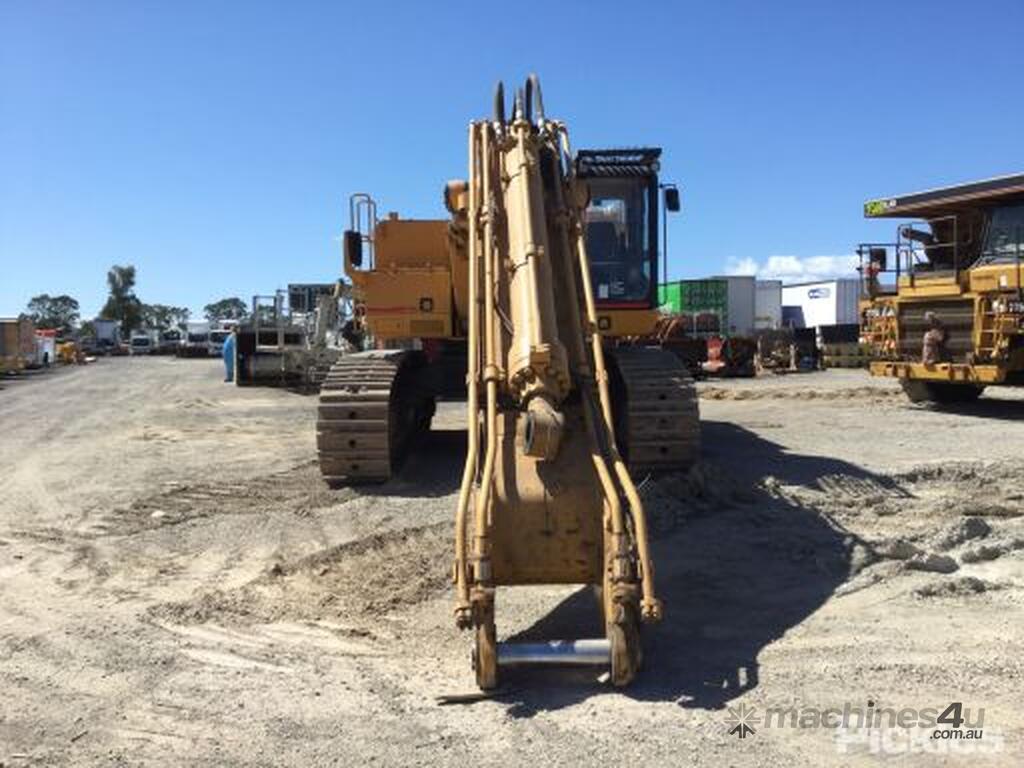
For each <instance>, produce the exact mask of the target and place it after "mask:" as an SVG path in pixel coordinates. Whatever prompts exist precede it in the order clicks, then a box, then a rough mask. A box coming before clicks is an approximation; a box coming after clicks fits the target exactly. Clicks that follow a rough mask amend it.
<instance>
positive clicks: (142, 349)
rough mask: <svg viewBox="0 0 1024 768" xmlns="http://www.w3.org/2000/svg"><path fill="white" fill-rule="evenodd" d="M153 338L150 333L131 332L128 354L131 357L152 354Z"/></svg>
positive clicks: (154, 344)
mask: <svg viewBox="0 0 1024 768" xmlns="http://www.w3.org/2000/svg"><path fill="white" fill-rule="evenodd" d="M153 337H154V334H153V332H152V331H132V335H131V336H130V337H129V339H128V354H129V355H132V356H133V357H134V356H135V355H150V354H152V353H153V350H154V349H156V343H155V341H154V338H153Z"/></svg>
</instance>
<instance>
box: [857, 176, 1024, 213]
mask: <svg viewBox="0 0 1024 768" xmlns="http://www.w3.org/2000/svg"><path fill="white" fill-rule="evenodd" d="M1011 200H1024V173H1015V174H1011V175H1009V176H996V177H995V178H992V179H984V180H982V181H971V182H968V183H966V184H957V185H955V186H952V187H939V188H937V189H929V190H925V191H924V192H910V193H908V194H903V195H895V196H893V197H883V198H879V199H876V200H868V201H867V202H866V203H864V216H865V217H866V218H869V219H882V218H890V219H896V218H907V217H909V216H919V217H921V218H926V219H927V218H938V217H940V216H949V215H951V214H954V213H957V212H959V211H964V210H968V209H972V208H975V209H976V208H980V207H982V206H984V205H987V204H991V203H995V202H1008V201H1011Z"/></svg>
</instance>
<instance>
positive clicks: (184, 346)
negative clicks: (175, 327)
mask: <svg viewBox="0 0 1024 768" xmlns="http://www.w3.org/2000/svg"><path fill="white" fill-rule="evenodd" d="M209 356H210V324H209V323H207V322H203V321H199V320H193V321H189V322H188V323H187V324H186V325H185V336H184V338H183V339H182V340H181V344H180V345H179V347H178V357H209Z"/></svg>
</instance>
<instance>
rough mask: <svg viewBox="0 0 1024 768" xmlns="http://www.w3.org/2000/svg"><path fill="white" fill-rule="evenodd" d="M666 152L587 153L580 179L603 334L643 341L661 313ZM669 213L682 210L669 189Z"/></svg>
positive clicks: (581, 156)
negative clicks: (661, 179) (660, 175)
mask: <svg viewBox="0 0 1024 768" xmlns="http://www.w3.org/2000/svg"><path fill="white" fill-rule="evenodd" d="M660 157H661V149H660V148H657V147H648V148H640V149H584V150H580V151H579V152H578V153H577V155H576V174H577V177H578V178H580V179H582V180H583V181H585V182H586V185H587V188H588V191H589V193H590V200H589V203H588V205H587V208H586V211H585V224H586V241H587V250H588V252H589V254H590V270H591V280H592V282H593V286H594V299H595V301H596V303H597V310H598V323H599V324H600V327H601V331H602V332H604V333H605V334H607V335H610V336H639V335H644V334H647V333H650V332H651V330H652V329H653V327H654V324H655V321H656V319H657V318H656V316H655V311H656V310H657V307H658V280H659V274H658V252H659V242H658V213H659V202H660V201H659V192H660V190H661V186H660V185H659V183H658V171H659V167H660ZM665 193H666V194H665V210H666V211H678V210H679V191H678V189H676V188H675V187H674V186H668V187H666V189H665Z"/></svg>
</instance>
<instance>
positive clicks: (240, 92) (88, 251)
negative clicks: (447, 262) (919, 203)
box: [0, 0, 1024, 316]
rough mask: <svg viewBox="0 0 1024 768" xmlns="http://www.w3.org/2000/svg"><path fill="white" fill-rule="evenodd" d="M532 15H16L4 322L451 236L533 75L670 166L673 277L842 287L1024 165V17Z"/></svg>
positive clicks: (319, 11) (582, 11)
mask: <svg viewBox="0 0 1024 768" xmlns="http://www.w3.org/2000/svg"><path fill="white" fill-rule="evenodd" d="M529 7H531V8H534V9H535V10H534V13H533V14H532V17H531V16H530V15H529V14H527V13H526V12H525V7H524V6H522V5H514V4H510V3H480V2H466V3H459V2H452V3H442V2H435V3H426V2H409V3H389V2H377V3H360V4H345V3H341V2H325V3H314V2H290V3H285V2H283V1H282V2H257V1H255V0H249V1H246V2H228V1H227V0H223V1H221V2H216V3H209V2H186V1H184V0H182V1H179V2H146V1H143V2H103V1H102V0H93V1H90V2H85V1H84V0H82V1H80V2H73V3H72V2H46V1H45V0H27V1H26V2H20V1H17V0H0V315H5V314H12V313H16V312H18V311H20V310H22V309H23V308H24V305H25V303H26V302H27V300H28V298H29V297H30V296H32V295H34V294H36V293H42V292H47V293H51V294H54V293H69V294H71V295H73V296H75V297H77V298H78V299H79V300H80V301H81V303H82V308H83V313H84V314H85V315H87V316H89V315H91V314H93V313H94V312H95V311H96V310H97V309H98V308H99V306H100V305H101V304H102V301H103V299H104V295H105V283H104V276H105V273H106V270H107V268H108V267H109V266H110V265H112V264H115V263H118V264H124V263H131V264H135V265H136V266H137V268H138V272H139V280H138V286H137V292H138V294H139V296H140V297H141V298H142V299H143V300H144V301H148V302H159V303H167V304H178V305H185V306H189V307H192V308H193V309H199V308H201V307H202V306H203V305H204V304H205V303H207V302H209V301H211V300H214V299H217V298H220V297H222V296H227V295H238V296H241V297H243V298H245V299H247V298H248V297H249V296H251V295H252V294H253V293H256V292H261V293H266V292H270V291H272V290H273V289H275V288H277V287H283V286H284V285H285V284H286V283H288V282H305V281H310V282H312V281H322V280H323V281H327V280H332V279H334V278H335V277H336V276H337V275H338V273H339V271H340V260H341V257H340V250H339V247H338V244H337V236H338V234H339V233H340V231H341V230H342V229H343V228H344V226H345V223H346V221H345V219H346V217H347V213H346V211H347V204H346V201H347V197H348V195H349V193H351V192H354V191H369V192H372V193H373V194H374V196H375V197H377V198H378V200H379V201H380V204H381V207H382V209H384V210H397V211H400V212H401V213H402V215H403V216H413V217H433V216H441V215H443V207H442V204H441V188H442V185H443V183H444V181H445V180H446V179H449V178H457V177H461V176H463V175H464V174H465V162H466V161H465V156H466V149H465V143H466V142H465V127H466V124H467V123H468V121H469V120H471V119H472V118H474V117H478V116H483V115H485V114H487V112H488V110H489V109H490V104H491V93H492V88H493V84H494V82H495V81H496V80H497V79H498V78H504V79H506V80H507V81H508V80H515V81H518V80H520V79H521V78H522V77H524V76H525V75H526V74H527V73H528V72H530V71H536V72H538V73H539V75H540V77H541V80H542V83H543V86H544V95H545V102H546V107H547V111H548V113H549V114H551V115H553V116H557V117H559V118H561V119H563V120H565V121H566V122H567V123H568V124H569V126H570V130H571V131H572V133H573V138H574V143H575V145H576V146H577V147H583V146H607V145H615V144H617V145H621V144H627V145H639V144H655V145H660V146H663V147H664V148H665V156H664V162H663V177H664V180H672V181H676V182H677V183H678V184H679V185H680V186H681V187H682V189H683V204H684V212H683V214H682V215H680V216H677V217H675V218H674V219H672V222H671V225H670V232H669V241H670V257H671V258H670V261H671V264H670V274H671V276H672V277H689V276H703V275H707V274H712V273H721V272H723V271H726V270H727V269H736V268H748V269H749V268H757V269H760V270H761V272H762V273H765V274H766V273H768V272H787V273H789V272H791V273H793V276H796V277H800V276H806V275H808V274H811V273H820V272H827V271H829V270H834V269H835V268H836V266H837V265H841V264H842V263H843V262H842V259H841V258H836V257H842V256H843V255H844V254H848V253H849V252H850V251H851V249H852V247H853V246H854V245H855V243H856V242H858V241H860V240H866V239H885V238H888V237H889V236H891V235H892V233H893V225H892V224H891V223H889V224H887V223H884V222H882V223H880V222H865V221H864V220H863V219H862V217H861V205H862V203H863V201H864V200H865V199H866V198H869V197H873V196H879V195H884V194H889V193H895V192H903V191H908V190H915V189H919V188H926V187H930V186H935V185H941V184H945V183H953V182H957V181H965V180H970V179H975V178H981V177H986V176H992V175H998V174H1002V173H1009V172H1013V171H1020V170H1024V162H1022V161H1021V158H1020V155H1021V149H1022V147H1021V139H1020V137H1021V126H1022V125H1024V100H1022V99H1021V97H1020V77H1021V72H1022V65H1021V61H1020V35H1021V32H1022V30H1024V3H1021V2H1020V0H1012V1H1009V2H996V1H992V2H989V1H987V0H980V1H979V2H976V3H972V4H971V5H970V12H969V13H965V12H964V8H965V6H964V4H963V3H962V2H952V1H949V2H900V3H894V2H891V1H890V2H856V3H854V2H849V3H830V2H820V1H819V2H786V3H783V2H778V3H772V2H702V3H695V2H677V3H667V2H666V3H661V4H659V3H647V2H641V1H640V0H634V1H633V2H630V3H621V2H603V1H591V2H580V3H575V2H560V3H542V4H535V5H534V6H529ZM772 257H775V258H774V260H773V261H771V262H770V261H769V260H770V259H772ZM783 257H784V258H783ZM772 265H774V266H772Z"/></svg>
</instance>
